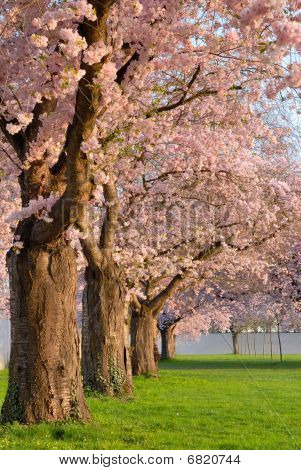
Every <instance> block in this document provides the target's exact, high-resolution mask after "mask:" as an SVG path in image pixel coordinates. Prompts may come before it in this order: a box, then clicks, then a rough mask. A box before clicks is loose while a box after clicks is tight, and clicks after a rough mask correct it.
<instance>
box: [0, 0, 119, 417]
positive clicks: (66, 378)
mask: <svg viewBox="0 0 301 470" xmlns="http://www.w3.org/2000/svg"><path fill="white" fill-rule="evenodd" d="M89 3H91V4H92V6H93V7H95V12H96V14H97V20H96V21H88V20H86V21H84V22H83V23H81V24H80V25H79V27H78V28H79V32H80V34H81V35H82V36H83V37H84V38H85V39H86V41H87V44H88V46H91V45H92V44H94V43H97V42H98V41H99V40H100V39H103V38H105V36H106V19H107V15H108V13H109V10H110V7H111V6H112V5H113V4H114V3H115V0H103V1H102V2H100V1H98V0H89ZM103 63H104V61H102V62H100V63H97V64H93V65H88V64H86V63H84V62H82V63H81V68H82V69H84V70H85V72H86V74H85V76H84V78H82V79H81V80H80V82H79V84H78V91H77V94H76V99H75V112H74V116H73V119H72V122H70V124H69V126H68V129H67V131H66V138H65V143H64V145H63V149H62V152H61V153H60V155H59V156H58V161H57V163H56V164H55V165H54V167H53V168H52V169H51V170H50V169H49V168H48V165H47V164H46V161H47V158H46V156H47V152H46V153H45V162H44V161H43V162H41V164H39V163H37V162H34V163H33V164H32V165H30V167H29V169H25V170H23V171H22V174H21V176H20V188H21V197H22V205H23V206H26V205H27V204H28V201H29V200H30V199H36V198H37V197H38V196H43V197H47V196H49V191H50V190H51V188H52V187H53V184H54V182H55V181H56V180H57V178H58V179H59V181H61V179H62V180H63V188H62V191H61V194H62V195H61V197H60V199H59V200H58V201H57V202H56V203H55V204H54V206H53V207H52V209H51V213H50V218H51V219H52V221H51V222H50V223H48V222H46V221H44V220H43V219H40V218H39V217H35V215H33V216H32V217H30V218H29V219H26V220H25V221H23V222H22V223H20V224H19V228H21V233H20V234H18V233H16V235H18V236H19V235H21V236H19V238H16V240H18V241H21V242H23V245H24V247H23V248H22V249H21V251H20V253H17V252H14V251H13V250H11V252H10V253H9V256H8V266H9V272H10V289H11V297H12V298H11V310H12V311H11V315H12V352H11V359H10V378H9V387H8V391H7V395H6V398H5V402H4V405H3V409H2V421H3V422H11V421H14V420H17V421H20V422H26V423H31V422H39V421H44V420H46V421H57V420H63V419H68V418H76V419H87V418H88V416H89V413H88V410H87V408H86V406H85V403H84V398H83V391H82V384H81V376H80V364H79V338H78V334H77V329H76V323H75V313H76V302H75V292H76V284H77V275H76V265H75V257H74V253H73V250H71V248H70V247H68V246H67V244H66V243H65V241H64V234H65V232H66V230H67V229H68V228H69V227H70V225H72V224H75V225H76V226H77V227H78V228H80V229H83V232H86V227H85V225H87V221H86V220H85V221H84V218H85V215H86V205H87V203H88V201H89V197H90V194H91V187H92V181H91V179H90V176H89V164H88V159H87V157H86V155H85V154H84V153H83V152H82V150H81V144H82V142H83V141H84V140H87V139H88V138H89V137H90V135H91V134H92V132H93V130H94V128H95V123H96V119H97V116H98V115H99V101H100V97H101V90H100V87H99V86H98V85H97V84H95V78H96V77H97V75H98V73H99V72H100V70H101V67H102V65H103ZM55 108H56V100H51V99H50V100H48V99H46V98H44V99H43V100H42V102H41V103H38V104H37V105H36V106H35V108H34V110H33V119H32V122H31V123H30V125H29V126H28V127H27V129H26V131H24V132H23V130H22V131H20V132H19V133H18V134H16V135H13V136H12V135H10V134H9V133H8V132H7V130H6V128H7V124H8V122H7V121H6V119H5V117H4V116H0V128H1V130H2V132H3V133H4V135H5V137H6V138H7V141H8V142H9V143H10V144H11V146H12V147H13V149H14V150H15V152H16V156H17V157H18V159H19V161H20V162H21V163H22V164H23V163H24V162H25V161H28V160H27V157H28V153H30V149H31V144H32V143H33V142H36V141H37V139H38V135H39V129H40V127H41V125H42V120H41V116H42V115H44V114H49V113H51V112H53V111H54V110H55ZM87 243H90V241H89V240H88V242H87Z"/></svg>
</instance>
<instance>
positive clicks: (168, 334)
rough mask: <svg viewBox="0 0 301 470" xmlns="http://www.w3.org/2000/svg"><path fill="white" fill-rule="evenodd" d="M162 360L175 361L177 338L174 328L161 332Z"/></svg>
mask: <svg viewBox="0 0 301 470" xmlns="http://www.w3.org/2000/svg"><path fill="white" fill-rule="evenodd" d="M160 333H161V359H174V357H175V354H176V336H175V334H174V326H171V327H169V328H167V329H165V330H161V331H160Z"/></svg>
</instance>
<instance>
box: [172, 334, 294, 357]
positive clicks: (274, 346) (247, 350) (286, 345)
mask: <svg viewBox="0 0 301 470" xmlns="http://www.w3.org/2000/svg"><path fill="white" fill-rule="evenodd" d="M280 338H281V344H282V352H283V354H301V333H281V334H280ZM238 345H239V352H240V353H241V354H255V353H256V354H258V355H262V354H263V353H264V354H265V355H267V356H268V355H270V354H271V352H272V354H279V343H278V337H277V333H272V334H271V335H270V334H269V333H266V334H264V333H255V334H254V333H249V334H248V335H247V334H246V333H242V334H240V335H238ZM232 352H233V349H232V335H231V333H211V334H209V335H207V336H206V335H201V337H200V339H199V340H198V341H184V340H182V339H181V338H177V342H176V353H177V354H184V355H185V354H230V353H232Z"/></svg>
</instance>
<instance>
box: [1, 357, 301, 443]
mask: <svg viewBox="0 0 301 470" xmlns="http://www.w3.org/2000/svg"><path fill="white" fill-rule="evenodd" d="M160 368H161V371H160V379H150V378H144V377H138V378H136V379H135V391H134V397H133V398H131V399H128V400H123V401H122V400H118V399H113V398H106V397H102V398H88V399H87V401H88V405H89V407H90V410H91V413H92V417H93V420H92V422H91V423H90V424H78V423H68V424H40V425H35V426H21V425H18V424H13V425H9V426H5V427H0V449H301V356H293V355H292V356H286V357H285V360H284V362H283V363H282V364H280V363H279V362H277V361H276V360H274V361H270V360H268V359H265V360H264V359H260V358H254V357H246V356H238V357H234V356H231V355H224V356H178V357H177V358H176V359H175V360H173V361H165V362H163V363H161V366H160ZM6 383H7V371H4V372H0V402H1V403H2V400H3V398H4V393H5V389H6Z"/></svg>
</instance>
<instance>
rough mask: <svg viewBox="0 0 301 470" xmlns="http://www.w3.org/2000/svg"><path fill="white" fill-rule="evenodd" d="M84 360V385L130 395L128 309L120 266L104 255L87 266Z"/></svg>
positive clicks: (103, 391)
mask: <svg viewBox="0 0 301 470" xmlns="http://www.w3.org/2000/svg"><path fill="white" fill-rule="evenodd" d="M86 282H87V287H86V289H85V293H84V294H85V295H84V321H83V331H82V335H83V336H82V361H83V374H84V384H85V386H88V387H89V388H91V389H92V390H95V391H99V392H101V393H104V394H107V395H123V394H130V393H131V391H132V370H131V359H130V349H129V326H128V308H127V303H126V302H125V289H124V284H123V280H122V276H121V273H120V270H119V268H118V266H116V264H115V263H114V262H113V260H112V259H106V258H104V259H103V260H102V263H101V266H100V267H99V268H98V267H93V268H92V267H88V268H87V269H86Z"/></svg>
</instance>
